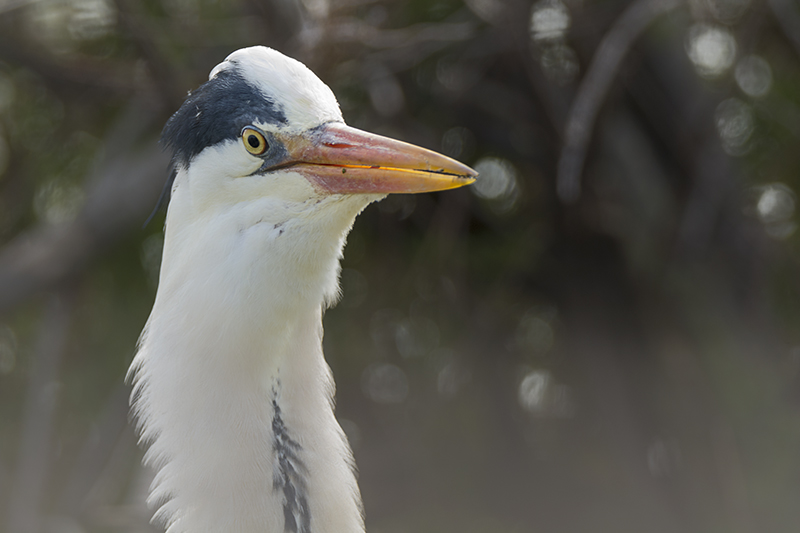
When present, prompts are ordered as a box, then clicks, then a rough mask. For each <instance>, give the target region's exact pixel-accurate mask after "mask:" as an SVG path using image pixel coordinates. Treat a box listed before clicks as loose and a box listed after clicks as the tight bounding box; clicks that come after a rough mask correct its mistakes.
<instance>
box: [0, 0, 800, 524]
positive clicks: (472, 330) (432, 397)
mask: <svg viewBox="0 0 800 533" xmlns="http://www.w3.org/2000/svg"><path fill="white" fill-rule="evenodd" d="M253 44H265V45H269V46H272V47H274V48H277V49H279V50H281V51H282V52H284V53H286V54H288V55H292V56H294V57H296V58H298V59H300V60H302V61H304V62H305V63H306V64H308V65H309V66H310V67H311V68H312V69H313V70H314V71H316V72H317V73H318V74H319V76H320V77H321V78H322V79H323V80H324V81H325V82H326V83H328V84H329V85H330V86H331V87H332V88H333V90H334V92H335V93H336V95H337V96H338V98H339V102H340V104H341V106H342V109H343V112H344V115H345V118H346V119H347V120H348V122H349V123H350V124H352V125H355V126H357V127H360V128H363V129H366V130H370V131H374V132H377V133H382V134H385V135H390V136H394V137H398V138H401V139H404V140H407V141H410V142H413V143H417V144H421V145H423V146H426V147H429V148H432V149H435V150H440V151H443V152H444V153H446V154H448V155H451V156H453V157H456V158H458V159H460V160H462V161H464V162H466V163H467V164H470V165H472V166H473V167H475V168H476V169H478V170H479V171H480V172H481V178H480V181H479V182H477V183H476V184H475V185H474V186H472V187H470V188H466V189H459V190H458V191H453V192H448V193H444V194H428V195H421V196H396V197H392V198H389V199H387V200H386V201H384V202H382V203H380V204H378V205H375V206H371V207H370V208H368V209H367V211H366V212H365V213H363V214H362V215H361V216H360V217H359V218H358V220H357V221H356V224H355V227H354V229H353V232H352V235H351V236H350V239H349V243H348V245H347V248H346V250H345V259H344V263H343V267H344V270H343V273H342V286H343V290H344V297H343V299H342V300H341V302H340V303H339V305H338V306H337V307H336V308H334V309H332V310H331V311H329V312H328V313H327V315H326V317H325V326H326V337H325V350H326V354H327V357H328V360H329V362H330V365H331V366H332V368H333V370H334V373H335V376H336V381H337V384H338V396H337V402H338V407H337V414H338V416H339V417H340V419H341V420H342V424H343V426H344V428H345V429H346V431H347V433H348V435H349V436H350V440H351V443H352V445H353V448H354V450H355V455H356V460H357V463H358V465H359V469H360V484H361V488H362V492H363V495H364V502H365V506H366V516H367V525H368V529H369V531H370V532H371V533H405V532H409V533H411V532H414V533H420V532H423V533H427V532H430V533H448V532H454V533H455V532H458V533H520V532H575V533H583V532H589V531H591V532H594V533H602V532H609V533H624V532H648V533H661V532H664V533H667V532H697V533H709V532H726V533H727V532H732V533H751V532H789V531H792V532H793V531H797V530H798V528H799V527H800V410H799V409H798V408H799V407H800V277H798V267H800V234H798V232H797V231H796V230H797V220H798V215H797V212H796V203H797V198H796V195H795V192H794V191H795V190H796V189H797V188H798V187H800V2H798V0H769V1H766V0H764V1H760V0H688V1H685V2H681V1H678V0H637V1H628V0H533V1H522V0H466V1H464V2H462V1H459V0H412V1H399V0H270V1H266V0H265V1H256V0H238V1H230V2H225V1H221V0H216V1H215V0H141V1H138V0H73V1H67V0H38V1H37V0H0V530H2V531H8V532H9V533H39V532H47V533H84V532H85V533H94V532H147V531H152V528H151V526H149V525H148V519H149V511H148V510H147V509H146V507H145V506H144V503H143V501H144V497H145V493H146V489H147V485H148V483H149V476H150V474H149V473H148V472H147V471H146V470H143V469H142V468H141V467H140V466H139V460H140V456H141V450H140V449H139V448H138V447H137V445H136V439H135V436H134V434H133V431H132V430H131V428H130V427H129V425H128V423H127V395H128V388H127V387H126V386H125V385H124V383H123V381H124V375H125V371H126V368H127V366H128V364H129V363H130V360H131V358H132V356H133V352H134V347H135V344H136V339H137V336H138V334H139V332H140V330H141V328H142V326H143V324H144V322H145V319H146V318H147V314H148V311H149V308H150V305H151V304H152V301H153V297H154V294H155V288H156V283H157V274H158V266H159V260H160V251H161V244H162V237H161V235H162V227H163V221H164V212H163V210H162V211H161V212H159V213H158V214H157V215H156V218H155V219H154V220H153V221H152V222H151V223H150V224H149V225H148V226H147V227H145V228H144V229H143V228H142V224H143V222H144V220H145V219H146V218H147V216H148V213H149V212H150V211H151V210H152V208H153V207H154V206H155V203H156V198H157V196H158V193H159V191H160V189H161V186H162V185H163V183H164V181H165V179H166V174H167V173H166V166H167V161H166V157H165V155H164V154H162V152H161V150H160V148H159V147H158V146H157V144H156V143H157V139H158V134H159V131H160V128H161V127H162V125H163V124H164V122H165V121H166V119H167V118H168V117H169V115H170V114H171V113H172V112H173V111H174V110H176V109H177V107H178V106H179V105H180V102H181V100H182V98H183V97H184V95H185V94H186V92H187V91H188V90H190V89H193V88H195V87H196V86H197V85H198V84H200V83H202V81H203V80H204V79H205V78H206V76H207V75H208V72H209V70H210V69H211V68H212V67H213V66H214V65H215V64H216V63H218V62H220V61H221V60H222V59H223V58H224V57H225V56H226V55H227V54H228V53H230V52H231V51H233V50H235V49H237V48H240V47H243V46H249V45H253Z"/></svg>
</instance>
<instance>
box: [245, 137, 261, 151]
mask: <svg viewBox="0 0 800 533" xmlns="http://www.w3.org/2000/svg"><path fill="white" fill-rule="evenodd" d="M247 144H249V145H250V146H252V147H253V148H258V147H259V146H261V141H260V140H259V139H258V136H256V135H248V136H247Z"/></svg>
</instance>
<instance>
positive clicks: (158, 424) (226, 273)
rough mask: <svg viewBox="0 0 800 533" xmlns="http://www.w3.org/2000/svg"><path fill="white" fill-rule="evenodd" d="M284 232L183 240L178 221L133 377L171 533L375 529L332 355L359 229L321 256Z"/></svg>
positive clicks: (227, 229) (213, 230)
mask: <svg viewBox="0 0 800 533" xmlns="http://www.w3.org/2000/svg"><path fill="white" fill-rule="evenodd" d="M356 212H357V211H356ZM354 217H355V213H354V214H352V216H351V218H350V223H351V222H352V219H353V218H354ZM274 226H275V224H270V223H264V222H260V221H255V222H254V223H253V224H252V225H247V224H245V225H244V229H242V224H241V220H239V221H238V222H237V223H235V224H229V225H228V226H226V225H225V224H216V226H215V227H211V226H210V225H206V226H203V227H199V226H198V225H197V224H195V225H194V227H192V228H190V229H186V228H182V230H181V232H178V231H171V230H170V219H169V217H168V222H167V232H166V239H165V249H164V263H163V266H162V272H161V280H160V285H159V290H158V294H157V296H156V302H155V304H154V306H153V311H152V313H151V315H150V318H149V320H148V323H147V326H146V327H145V331H144V332H143V334H142V338H141V340H140V345H139V350H138V352H137V354H136V357H135V359H134V362H133V365H132V366H131V371H130V372H131V376H132V380H133V385H134V390H133V396H132V407H133V412H134V414H135V415H136V418H137V420H138V426H139V430H140V433H141V439H142V441H143V442H144V443H145V444H146V445H147V446H148V450H147V453H146V456H145V461H146V463H148V464H149V465H151V466H153V467H154V468H155V469H156V471H157V473H156V477H155V480H154V482H153V486H152V490H151V495H150V500H149V503H150V504H151V505H153V506H155V507H156V508H157V509H158V510H157V511H156V516H155V519H156V520H158V521H160V522H162V523H164V524H165V525H166V526H167V531H168V533H183V532H186V533H200V532H203V533H205V532H209V533H210V532H215V533H218V532H220V531H225V532H228V533H250V532H256V531H258V532H259V533H264V532H267V533H282V532H291V533H345V532H347V533H359V532H363V530H364V526H363V519H362V514H361V500H360V495H359V491H358V486H357V484H356V479H355V474H354V472H353V461H352V454H351V452H350V449H349V446H348V444H347V440H346V438H345V436H344V434H343V432H342V430H341V428H340V427H339V425H338V423H337V421H336V419H335V417H334V413H333V406H332V397H333V393H334V384H333V379H332V376H331V373H330V369H329V367H328V365H327V364H326V362H325V360H324V357H323V354H322V348H321V340H322V322H321V321H322V309H323V300H324V298H325V297H326V296H325V295H326V293H329V292H330V286H331V280H330V279H329V278H330V277H331V276H333V277H334V286H335V277H336V270H337V269H338V258H339V254H340V253H341V246H342V243H343V241H344V234H345V233H346V231H347V229H349V223H348V224H346V225H344V228H343V230H342V231H341V232H340V235H339V236H338V238H336V239H334V244H333V245H330V244H328V246H329V249H328V250H326V249H322V250H321V251H320V249H319V248H317V249H316V254H312V255H311V256H309V255H308V254H307V253H302V250H301V251H298V250H293V249H292V248H293V247H294V248H296V247H297V242H299V241H298V238H299V236H298V235H292V227H291V224H289V223H288V222H287V223H285V224H283V226H282V228H281V229H284V230H285V231H278V230H276V229H275V227H274ZM192 231H193V232H195V233H199V234H202V236H203V238H202V239H200V238H193V237H196V236H197V235H196V234H195V235H193V234H192ZM293 237H294V239H293ZM282 239H283V240H282ZM292 239H293V240H294V242H293V241H292ZM326 242H327V241H326ZM308 257H311V258H312V259H311V260H307V259H305V258H308ZM188 266H190V267H191V268H183V267H188ZM188 273H191V275H188Z"/></svg>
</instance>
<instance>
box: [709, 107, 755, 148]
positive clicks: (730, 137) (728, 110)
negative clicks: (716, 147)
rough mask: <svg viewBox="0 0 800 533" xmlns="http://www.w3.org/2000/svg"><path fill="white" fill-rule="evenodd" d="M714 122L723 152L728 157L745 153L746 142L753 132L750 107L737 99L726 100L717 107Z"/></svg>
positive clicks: (753, 126)
mask: <svg viewBox="0 0 800 533" xmlns="http://www.w3.org/2000/svg"><path fill="white" fill-rule="evenodd" d="M715 120H716V125H717V133H719V137H720V140H721V141H722V147H723V148H724V149H725V151H726V152H727V153H728V154H730V155H742V154H745V153H747V151H748V150H749V148H750V145H749V143H748V142H747V141H749V140H750V137H751V136H752V135H753V131H754V130H755V117H754V116H753V109H752V107H750V106H749V105H748V104H746V103H745V102H743V101H741V100H739V99H738V98H728V99H727V100H724V101H722V102H721V103H720V104H719V105H718V106H717V110H716V113H715Z"/></svg>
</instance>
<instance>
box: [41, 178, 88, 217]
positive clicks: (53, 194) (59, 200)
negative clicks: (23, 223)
mask: <svg viewBox="0 0 800 533" xmlns="http://www.w3.org/2000/svg"><path fill="white" fill-rule="evenodd" d="M83 200H84V194H83V191H82V190H81V189H80V187H77V186H75V185H72V184H69V183H62V182H59V181H57V180H52V181H49V182H47V183H45V184H44V185H42V186H41V187H39V189H38V190H37V191H36V195H35V196H34V198H33V210H34V212H35V213H36V216H38V217H39V219H40V220H43V221H45V222H48V223H50V224H63V223H65V222H70V221H72V220H74V219H75V217H76V216H77V215H78V212H79V211H80V209H81V207H82V206H83Z"/></svg>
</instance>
